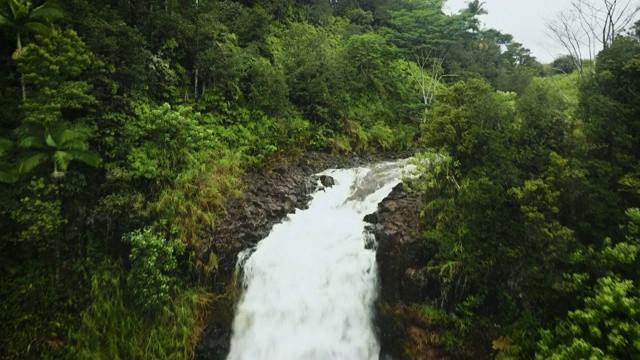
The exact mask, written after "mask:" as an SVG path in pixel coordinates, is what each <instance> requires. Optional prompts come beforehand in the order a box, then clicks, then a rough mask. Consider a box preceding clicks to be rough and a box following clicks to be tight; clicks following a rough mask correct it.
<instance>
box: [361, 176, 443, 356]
mask: <svg viewBox="0 0 640 360" xmlns="http://www.w3.org/2000/svg"><path fill="white" fill-rule="evenodd" d="M420 211H421V204H420V201H419V199H418V197H417V196H416V195H415V194H412V193H410V192H408V191H407V190H406V189H405V185H404V184H398V185H397V186H396V187H394V188H393V190H392V191H391V193H390V194H389V196H387V197H386V198H385V199H384V200H383V201H382V202H381V203H380V204H379V205H378V210H377V211H376V212H375V213H373V214H370V215H367V216H366V217H365V219H364V220H365V221H367V222H369V223H371V225H370V226H369V230H370V231H371V232H372V233H373V235H374V236H375V238H376V241H377V244H378V248H377V251H376V260H377V262H378V274H379V277H380V298H379V300H380V306H379V309H378V321H377V322H378V326H379V335H380V343H381V344H380V345H381V358H384V359H389V360H392V359H395V360H397V359H425V360H431V359H434V360H440V359H446V356H445V355H444V353H443V352H442V351H441V350H440V349H438V348H437V347H436V346H434V345H433V344H432V341H431V340H430V339H431V338H433V335H434V333H433V332H432V331H431V330H430V329H429V324H428V321H426V320H425V319H424V318H423V317H422V316H421V315H420V314H419V313H418V312H416V311H415V310H413V309H412V308H411V304H415V303H427V302H432V301H435V300H436V299H437V298H438V295H439V292H440V290H439V286H438V282H437V280H436V279H434V278H432V277H431V276H430V274H429V273H427V272H426V270H425V269H424V268H425V265H426V264H427V263H428V261H429V254H426V253H425V252H424V246H423V244H422V238H423V236H422V233H423V229H422V228H421V221H420Z"/></svg>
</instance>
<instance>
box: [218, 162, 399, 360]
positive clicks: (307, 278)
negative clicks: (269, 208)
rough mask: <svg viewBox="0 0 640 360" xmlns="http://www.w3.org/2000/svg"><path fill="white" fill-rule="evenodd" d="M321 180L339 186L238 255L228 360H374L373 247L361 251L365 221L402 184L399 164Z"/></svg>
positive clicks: (343, 172)
mask: <svg viewBox="0 0 640 360" xmlns="http://www.w3.org/2000/svg"><path fill="white" fill-rule="evenodd" d="M319 175H329V176H331V177H333V178H334V179H335V183H336V184H335V185H334V186H333V187H330V188H326V189H324V190H320V191H318V192H317V193H316V194H315V195H314V196H313V199H312V201H311V203H310V204H309V208H308V209H307V210H297V212H296V213H295V214H292V215H290V216H289V218H288V219H287V220H285V221H284V222H283V223H281V224H278V225H276V226H274V228H273V230H272V231H271V233H270V234H269V236H268V237H267V238H265V239H264V240H262V241H260V242H259V243H258V245H257V247H256V248H255V251H252V252H244V253H241V254H240V256H239V266H240V267H241V268H242V271H241V273H242V277H241V281H242V285H243V289H244V291H243V294H242V296H241V298H240V301H239V303H238V306H237V309H236V315H235V319H234V323H233V335H232V339H231V350H230V353H229V356H228V359H229V360H261V359H265V360H276V359H277V360H297V359H305V360H312V359H322V360H325V359H354V360H356V359H357V360H360V359H363V360H364V359H376V360H377V359H378V356H379V352H380V346H379V344H378V340H377V338H376V332H375V324H374V319H373V305H374V302H375V299H376V296H377V270H376V262H375V248H372V247H368V249H367V248H365V242H366V241H367V240H368V241H372V239H367V237H370V236H371V235H368V234H367V233H366V232H365V230H364V227H365V222H364V221H363V220H362V219H363V217H364V216H365V215H366V214H369V213H372V212H374V211H375V210H376V208H377V205H378V203H380V201H382V199H384V197H386V196H387V195H388V194H389V193H390V192H391V190H392V188H393V187H394V186H395V185H396V184H397V183H398V182H400V181H401V177H402V165H401V163H400V162H386V163H379V164H374V165H370V166H367V167H359V168H353V169H340V170H329V171H326V172H324V173H322V174H319Z"/></svg>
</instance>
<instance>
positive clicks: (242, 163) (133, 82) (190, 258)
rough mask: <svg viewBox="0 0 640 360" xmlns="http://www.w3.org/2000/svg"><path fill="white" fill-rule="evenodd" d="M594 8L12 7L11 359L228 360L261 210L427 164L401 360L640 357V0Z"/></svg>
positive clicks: (7, 299)
mask: <svg viewBox="0 0 640 360" xmlns="http://www.w3.org/2000/svg"><path fill="white" fill-rule="evenodd" d="M518 1H519V0H518ZM515 2H517V1H514V3H515ZM572 4H574V5H575V6H576V9H582V10H583V12H580V11H578V12H577V13H579V15H580V16H578V17H574V18H571V19H569V18H568V17H559V18H558V19H557V21H556V22H550V23H549V30H550V32H551V35H552V37H554V36H555V40H557V41H558V42H560V44H561V45H562V46H564V49H565V50H564V51H563V53H562V54H560V55H558V56H557V57H556V58H555V60H553V62H550V63H542V62H540V61H539V60H538V59H536V57H535V56H534V54H532V52H531V51H530V50H529V49H528V48H526V47H525V46H524V45H523V44H521V43H519V42H518V39H517V38H514V36H512V35H511V34H509V33H506V32H503V31H501V30H499V29H494V28H487V27H486V26H483V25H482V17H483V16H485V15H486V14H487V10H486V9H485V3H484V2H482V1H480V0H469V1H468V2H467V3H466V4H465V6H464V7H463V8H461V9H453V10H452V11H449V10H447V9H448V8H447V1H446V0H272V1H269V0H135V1H134V0H0V279H1V283H0V284H1V286H0V359H7V360H9V359H196V358H197V359H225V358H226V356H227V353H228V348H229V341H230V340H229V338H230V336H231V333H232V331H231V325H230V324H231V322H232V320H233V312H234V306H235V304H237V302H238V299H239V298H240V297H241V296H242V291H243V287H242V285H241V284H239V283H240V282H241V281H240V280H239V279H238V276H237V272H234V271H235V269H234V266H235V263H236V259H237V258H238V257H239V256H240V255H238V254H239V253H241V251H242V250H244V248H247V247H248V246H249V245H247V244H246V243H239V242H236V241H232V240H230V239H231V238H232V236H231V235H238V236H241V235H243V234H244V232H245V227H246V225H243V224H244V223H240V222H238V223H237V224H236V223H234V221H236V220H237V218H238V217H234V216H232V215H233V214H235V213H238V214H244V215H242V216H243V217H242V219H244V220H243V221H245V223H250V222H251V221H252V219H254V218H255V217H257V216H263V214H262V212H260V213H261V214H257V212H251V211H249V210H250V209H251V207H250V204H249V203H250V201H247V200H246V199H254V198H255V199H254V203H257V202H258V201H262V200H259V198H260V196H261V194H267V193H269V191H271V190H270V187H272V186H275V185H274V184H277V183H278V182H281V181H284V180H282V179H283V178H285V175H286V173H287V172H288V171H293V170H290V169H295V168H297V167H300V166H301V165H300V164H307V165H305V166H307V168H310V169H311V168H313V171H312V172H311V173H309V174H307V175H311V174H313V173H314V172H315V173H319V172H320V171H323V170H326V168H330V167H337V166H338V164H347V165H348V164H352V165H353V164H356V163H355V162H354V161H357V162H358V163H357V164H361V163H373V162H376V161H382V160H389V159H404V158H410V160H408V161H409V163H411V164H413V165H412V167H411V168H412V170H411V175H410V176H409V175H408V176H407V177H406V178H405V181H404V183H403V185H402V186H401V189H400V188H398V189H397V190H398V191H402V193H403V194H405V195H403V196H407V197H410V198H411V199H414V200H415V203H416V204H417V205H416V207H414V208H413V210H412V216H411V217H406V219H405V220H406V222H407V223H406V224H404V225H403V226H405V227H406V228H407V229H413V230H415V231H414V232H415V234H416V235H415V241H414V242H412V243H411V248H410V249H411V250H410V253H409V255H407V256H411V258H412V259H413V260H412V261H414V262H415V263H416V264H417V265H415V266H414V267H415V268H416V271H417V272H419V273H420V274H421V275H420V279H422V280H421V284H423V285H425V286H426V287H427V288H428V290H427V291H422V292H419V295H417V296H411V297H407V298H402V296H399V295H398V296H395V295H392V296H391V298H394V299H395V300H393V301H392V300H391V298H390V297H385V296H382V298H381V299H378V300H377V301H376V302H375V309H374V311H373V312H374V313H380V314H382V315H375V316H374V317H375V318H376V319H378V318H380V319H383V320H381V321H375V322H376V323H377V325H376V326H377V328H378V329H377V330H376V333H377V334H378V338H380V341H381V347H382V352H381V355H380V359H397V360H399V359H502V360H506V359H559V360H563V359H567V360H568V359H640V21H637V19H636V17H635V15H636V14H638V11H639V10H640V3H638V2H637V1H631V0H626V1H608V0H572ZM586 5H589V6H591V7H589V6H586ZM541 21H542V20H541ZM570 21H577V24H578V25H580V24H581V25H582V26H578V27H577V28H578V29H581V30H580V31H583V32H585V33H587V35H589V36H587V38H588V39H589V45H590V46H589V51H588V52H580V51H578V48H579V46H580V44H581V43H584V37H581V36H578V35H577V33H576V32H575V31H574V30H572V29H575V28H572V27H571V26H574V25H576V23H571V22H570ZM591 45H593V46H591ZM596 49H597V50H596ZM314 159H315V160H314ZM317 159H324V160H323V161H324V164H327V165H326V167H323V165H322V164H315V163H314V161H316V162H317V161H318V160H317ZM354 159H356V160H354ZM309 164H311V165H309ZM314 164H315V165H314ZM347 165H343V166H347ZM309 171H311V170H309ZM258 178H259V179H271V180H268V181H267V180H264V181H263V180H260V181H256V180H255V179H258ZM256 182H258V184H256ZM323 184H325V182H324V179H323ZM325 185H326V186H327V193H328V192H329V191H332V190H329V188H328V187H329V186H330V185H329V184H325ZM250 188H251V189H253V190H251V191H252V192H251V196H248V195H247V194H248V193H249V189H250ZM394 191H396V190H394ZM320 193H322V192H320ZM292 196H293V195H287V196H286V199H285V197H283V198H282V199H279V201H280V202H287V201H289V200H288V199H290V198H292ZM296 196H297V197H295V198H293V200H291V201H292V203H296V201H298V200H297V199H298V198H300V196H298V195H296ZM243 199H244V200H243ZM251 206H253V205H251ZM274 206H275V205H274ZM292 211H293V207H292V208H291V211H289V212H292ZM285 215H286V212H282V213H278V216H280V218H279V219H278V221H280V220H282V219H283V218H284V217H285ZM379 217H381V215H380V216H379ZM409 218H411V219H414V220H415V221H413V222H412V223H411V224H409ZM238 221H239V220H238ZM274 221H275V219H274ZM234 226H235V227H234ZM221 229H226V230H225V231H222V230H221ZM413 230H412V231H413ZM246 231H249V230H246ZM267 233H268V231H266V232H265V234H263V235H262V236H261V237H264V236H266V235H267ZM258 240H260V239H258V238H256V240H255V241H254V243H255V242H257V241H258ZM382 249H383V247H382V245H381V246H380V248H378V252H379V253H378V255H377V256H378V258H380V256H381V254H380V251H382ZM393 251H396V250H393ZM317 256H321V255H320V254H318V255H317ZM398 266H400V265H398ZM380 271H382V268H381V270H380ZM402 272H403V273H404V269H403V270H402ZM382 276H384V275H382ZM636 285H638V287H636ZM382 286H383V287H384V286H385V282H384V281H383V282H382ZM266 291H269V290H268V289H267V290H266ZM290 291H291V293H295V292H296V289H291V290H290ZM385 291H386V290H385V289H384V288H383V289H382V293H383V294H384V293H385ZM345 296H347V295H345ZM214 332H215V333H217V334H219V336H217V337H215V338H216V339H218V340H215V341H213V340H205V338H206V337H207V336H208V335H207V334H211V333H214ZM220 334H222V335H220ZM220 339H222V340H220ZM214 343H215V344H214ZM207 344H209V345H207ZM211 344H214V345H211ZM207 346H209V348H215V349H222V350H216V351H209V352H207V351H205V350H203V349H205V348H207ZM232 347H233V345H232ZM383 353H384V356H383V355H382V354H383ZM229 358H230V359H232V358H233V359H236V358H237V359H256V360H259V359H260V358H263V359H269V358H271V357H269V356H264V357H255V358H253V357H246V356H245V357H242V356H240V357H229ZM297 358H300V359H303V358H307V359H315V358H318V359H321V358H323V357H321V356H318V357H312V356H309V357H304V356H302V357H296V359H297ZM333 358H336V359H360V358H362V359H364V358H363V357H358V356H356V357H341V356H336V357H333ZM374 358H375V359H378V357H377V355H376V356H375V357H374Z"/></svg>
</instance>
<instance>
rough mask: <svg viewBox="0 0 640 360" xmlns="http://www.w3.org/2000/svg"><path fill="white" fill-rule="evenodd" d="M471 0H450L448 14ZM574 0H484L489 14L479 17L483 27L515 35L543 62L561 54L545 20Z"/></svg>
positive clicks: (446, 7) (447, 8)
mask: <svg viewBox="0 0 640 360" xmlns="http://www.w3.org/2000/svg"><path fill="white" fill-rule="evenodd" d="M468 1H469V0H448V1H447V5H446V6H445V12H446V13H457V12H458V10H460V9H463V8H466V3H467V2H468ZM570 1H571V0H484V2H485V5H484V8H485V9H486V10H487V11H488V12H489V14H488V15H483V16H481V17H480V21H481V22H482V23H483V25H484V27H487V28H494V29H497V30H500V31H501V32H504V33H508V34H511V35H513V37H514V41H517V42H519V43H521V44H522V45H523V46H524V47H526V48H527V49H529V50H531V52H532V55H533V56H535V57H536V58H537V59H538V61H540V62H542V63H549V62H551V61H553V59H554V58H555V57H556V55H559V54H562V53H563V51H562V49H560V48H558V47H557V46H556V45H555V44H554V43H553V41H551V39H550V38H549V37H548V36H547V35H546V30H545V25H544V23H545V19H553V18H554V16H555V15H556V14H557V13H559V12H560V11H562V10H566V9H567V8H568V7H569V3H570Z"/></svg>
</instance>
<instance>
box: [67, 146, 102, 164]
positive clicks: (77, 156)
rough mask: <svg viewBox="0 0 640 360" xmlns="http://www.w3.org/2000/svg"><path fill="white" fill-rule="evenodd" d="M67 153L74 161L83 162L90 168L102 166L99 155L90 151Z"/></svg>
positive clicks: (70, 151)
mask: <svg viewBox="0 0 640 360" xmlns="http://www.w3.org/2000/svg"><path fill="white" fill-rule="evenodd" d="M68 153H69V154H71V155H72V156H73V159H74V160H78V161H80V162H83V163H85V164H87V165H89V166H91V167H98V166H100V164H102V158H101V157H100V155H99V154H98V153H97V152H95V151H92V150H89V151H75V150H68Z"/></svg>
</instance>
